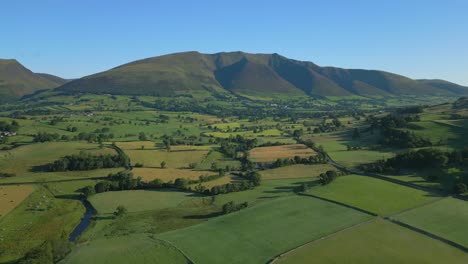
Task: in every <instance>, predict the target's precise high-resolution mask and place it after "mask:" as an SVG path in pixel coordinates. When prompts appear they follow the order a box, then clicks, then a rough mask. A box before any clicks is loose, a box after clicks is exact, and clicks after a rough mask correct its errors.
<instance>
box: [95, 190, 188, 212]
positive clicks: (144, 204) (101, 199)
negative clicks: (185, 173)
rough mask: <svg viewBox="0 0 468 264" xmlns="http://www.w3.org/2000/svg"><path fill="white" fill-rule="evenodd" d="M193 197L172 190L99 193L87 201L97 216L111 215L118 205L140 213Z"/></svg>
mask: <svg viewBox="0 0 468 264" xmlns="http://www.w3.org/2000/svg"><path fill="white" fill-rule="evenodd" d="M194 197H197V195H195V194H193V193H188V192H187V193H184V192H180V191H173V190H161V191H155V190H154V191H153V190H136V191H118V192H106V193H100V194H96V195H94V196H92V197H91V198H90V199H89V201H90V202H91V203H92V205H93V206H94V208H96V210H97V211H98V213H99V214H112V213H113V212H114V211H115V209H116V208H117V206H119V205H123V206H125V208H127V210H128V211H129V212H140V211H148V210H158V209H164V208H169V207H175V206H177V205H178V204H179V203H181V202H183V201H185V200H187V199H191V198H194Z"/></svg>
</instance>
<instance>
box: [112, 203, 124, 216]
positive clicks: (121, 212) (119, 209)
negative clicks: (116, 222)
mask: <svg viewBox="0 0 468 264" xmlns="http://www.w3.org/2000/svg"><path fill="white" fill-rule="evenodd" d="M126 214H127V208H125V207H124V206H123V205H119V206H117V208H116V209H115V212H114V215H115V216H116V217H119V218H120V217H123V216H124V215H126Z"/></svg>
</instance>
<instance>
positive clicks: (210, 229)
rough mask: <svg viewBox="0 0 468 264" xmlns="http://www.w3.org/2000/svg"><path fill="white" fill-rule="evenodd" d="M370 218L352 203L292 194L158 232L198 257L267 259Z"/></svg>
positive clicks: (200, 259)
mask: <svg viewBox="0 0 468 264" xmlns="http://www.w3.org/2000/svg"><path fill="white" fill-rule="evenodd" d="M366 219H369V216H368V215H365V214H362V213H359V212H357V211H355V210H352V209H348V208H345V207H342V206H338V205H335V204H332V203H328V202H324V201H320V200H318V199H314V198H310V197H299V196H291V197H285V198H281V199H277V200H274V201H271V202H268V203H263V204H259V205H257V206H255V207H252V208H249V209H244V210H242V211H240V212H237V213H232V214H229V215H226V216H222V217H217V218H214V219H210V220H208V221H207V222H204V223H202V224H199V225H196V226H192V227H188V228H185V229H181V230H176V231H171V232H167V233H164V234H161V235H160V236H159V237H160V238H161V239H163V240H167V241H169V242H171V243H173V244H174V245H175V246H177V247H178V248H180V249H181V250H182V251H184V252H185V253H186V254H187V255H188V256H189V258H191V259H192V260H193V261H194V262H195V263H207V264H209V263H265V262H266V261H268V260H269V259H270V258H272V257H273V256H275V255H277V254H280V253H282V252H284V251H286V250H288V249H291V248H294V247H297V246H299V245H301V244H304V243H306V242H308V241H311V240H314V239H318V238H320V237H322V236H325V235H327V234H330V233H333V232H336V231H338V230H341V229H343V228H346V227H349V226H351V225H354V224H357V223H359V222H362V221H365V220H366ZM220 239H221V240H220Z"/></svg>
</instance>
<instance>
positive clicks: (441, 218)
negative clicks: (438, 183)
mask: <svg viewBox="0 0 468 264" xmlns="http://www.w3.org/2000/svg"><path fill="white" fill-rule="evenodd" d="M395 218H396V219H398V220H400V221H402V222H405V223H408V224H410V225H413V226H415V227H418V228H421V229H424V230H427V231H429V232H432V233H435V234H437V235H439V236H441V237H444V238H447V239H451V240H453V241H455V242H457V243H460V244H462V245H465V246H467V247H468V229H467V228H466V223H468V202H466V201H463V200H459V199H454V198H448V199H444V200H441V201H438V202H436V203H433V204H429V205H426V206H424V207H421V208H418V209H416V210H411V211H408V212H405V213H403V214H401V215H397V216H396V217H395Z"/></svg>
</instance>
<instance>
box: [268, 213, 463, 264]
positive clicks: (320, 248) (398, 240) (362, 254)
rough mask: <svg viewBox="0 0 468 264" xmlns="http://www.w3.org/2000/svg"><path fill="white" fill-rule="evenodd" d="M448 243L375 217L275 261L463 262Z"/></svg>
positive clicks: (356, 263)
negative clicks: (370, 220) (368, 221)
mask: <svg viewBox="0 0 468 264" xmlns="http://www.w3.org/2000/svg"><path fill="white" fill-rule="evenodd" d="M467 262H468V255H467V254H466V253H464V252H463V251H461V250H459V249H457V248H454V247H452V246H450V245H447V244H445V243H442V242H440V241H437V240H435V239H432V238H429V237H427V236H425V235H422V234H419V233H416V232H414V231H411V230H409V229H406V228H404V227H401V226H398V225H396V224H393V223H391V222H389V221H384V220H376V221H373V222H371V223H366V224H363V225H360V226H358V227H356V228H352V229H349V230H346V231H343V232H340V233H338V234H336V235H333V236H330V237H328V238H326V239H323V240H319V241H315V242H312V243H310V244H307V245H305V246H304V247H301V248H299V249H296V250H293V251H291V252H288V253H287V254H285V255H284V256H282V257H281V258H280V259H279V260H278V261H277V262H276V263H282V264H303V263H349V264H373V263H382V264H387V263H388V264H393V263H402V264H403V263H404V264H415V263H421V264H422V263H454V264H455V263H460V264H462V263H467Z"/></svg>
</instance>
